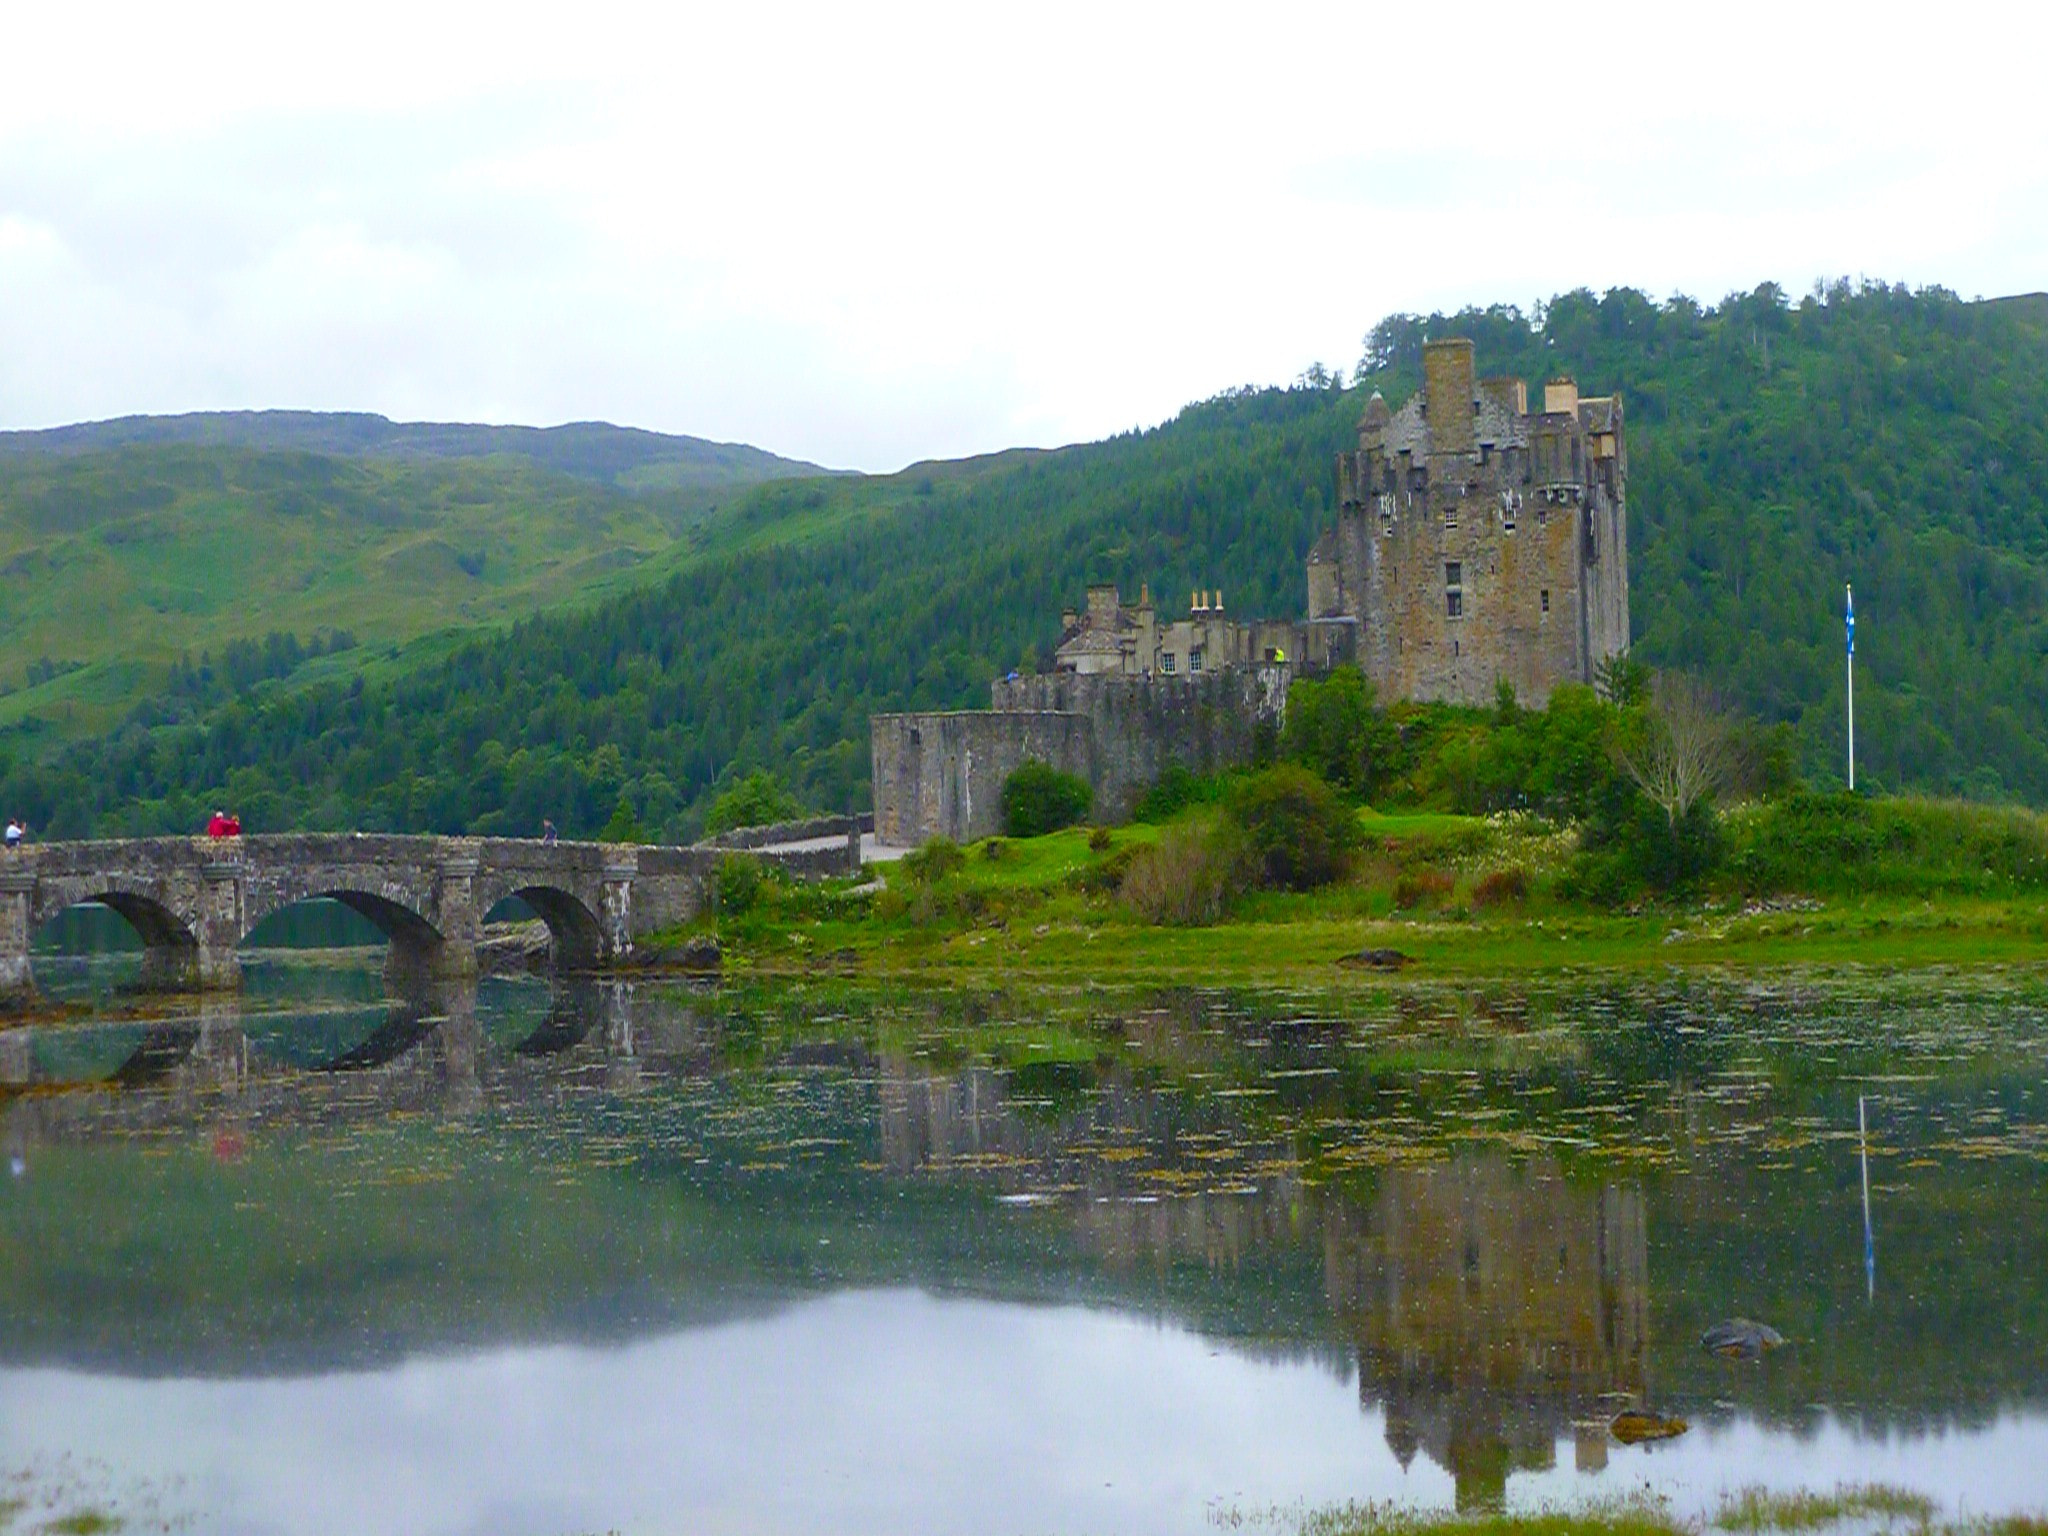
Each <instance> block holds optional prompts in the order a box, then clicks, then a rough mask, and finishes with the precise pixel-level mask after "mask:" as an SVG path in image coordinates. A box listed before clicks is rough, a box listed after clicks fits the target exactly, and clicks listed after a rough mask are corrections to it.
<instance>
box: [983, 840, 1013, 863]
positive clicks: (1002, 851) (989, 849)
mask: <svg viewBox="0 0 2048 1536" xmlns="http://www.w3.org/2000/svg"><path fill="white" fill-rule="evenodd" d="M1010 853H1011V848H1010V845H1009V844H1008V843H1006V842H1004V841H1003V840H1002V839H1001V838H1000V837H992V838H990V839H989V840H988V841H987V842H985V843H983V844H982V845H981V856H982V857H983V858H984V859H986V860H988V862H989V863H991V864H1000V863H1002V862H1003V860H1005V859H1007V858H1008V857H1009V856H1010Z"/></svg>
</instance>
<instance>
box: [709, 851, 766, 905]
mask: <svg viewBox="0 0 2048 1536" xmlns="http://www.w3.org/2000/svg"><path fill="white" fill-rule="evenodd" d="M761 884H762V871H761V861H760V860H759V859H752V858H748V857H747V855H745V854H744V853H728V854H727V855H726V856H725V857H724V858H722V859H720V860H719V861H718V867H717V869H715V870H714V871H713V872H712V896H713V899H714V900H715V901H716V902H717V904H718V912H719V915H720V916H721V917H738V916H739V915H740V914H741V913H743V912H751V911H752V910H753V909H754V907H755V906H756V904H757V903H759V901H760V899H761Z"/></svg>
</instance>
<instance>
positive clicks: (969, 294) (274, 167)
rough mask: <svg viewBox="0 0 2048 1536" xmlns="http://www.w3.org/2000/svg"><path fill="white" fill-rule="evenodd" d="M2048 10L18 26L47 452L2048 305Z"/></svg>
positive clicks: (989, 445) (1125, 10)
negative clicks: (1751, 303)
mask: <svg viewBox="0 0 2048 1536" xmlns="http://www.w3.org/2000/svg"><path fill="white" fill-rule="evenodd" d="M2044 18H2048V7H2042V6H2040V5H2037V4H2026V5H2013V6H2009V7H2008V6H1997V7H1994V6H1989V5H1977V4H1972V3H1956V0H1950V3H1947V4H1944V5H1940V6H1935V7H1928V6H1924V5H1922V6H1915V7H1912V8H1910V9H1909V8H1907V7H1903V6H1901V7H1897V8H1891V7H1886V6H1881V5H1862V6H1848V5H1828V6H1812V7H1804V6H1800V5H1797V4H1787V3H1780V4H1773V5H1747V4H1737V3H1720V0H1717V3H1715V4H1712V5H1706V4H1700V5H1692V6H1683V7H1681V6H1676V5H1670V6H1661V7H1631V6H1589V5H1580V4H1575V5H1562V4H1560V5H1549V6H1546V5H1544V4H1542V3H1541V0H1529V3H1522V4H1517V5H1515V6H1512V7H1496V6H1492V5H1485V4H1456V5H1452V4H1434V5H1433V4H1427V3H1416V0H1407V3H1404V4H1400V5H1387V6H1381V5H1376V4H1371V3H1366V0H1350V3H1347V4H1339V5H1332V6H1327V7H1325V6H1310V5H1302V6H1288V5H1275V4H1263V5H1255V4H1247V3H1242V0H1240V3H1237V4H1233V5H1230V6H1226V7H1218V8H1216V9H1214V10H1204V9H1201V8H1198V7H1194V6H1190V5H1186V4H1177V5H1160V6H1157V7H1135V6H1134V7H1115V6H1110V5H1105V4H1084V5H1078V6H1073V7H1064V6H1060V5H1057V4H1042V3H1041V4H1033V5H1029V6H1004V7H993V6H973V5H966V4H960V3H957V0H956V3H954V4H948V5H936V6H931V7H928V8H917V7H908V6H893V5H881V4H869V5H845V4H842V5H837V6H832V7H825V8H819V9H810V8H801V7H782V6H776V5H769V4H760V3H747V4H731V5H722V6H717V7H709V6H706V7H691V6H647V7H630V6H606V5H593V4H588V3H585V4H579V5H564V4H560V3H555V4H550V5H548V6H545V7H523V6H519V5H505V4H500V5H494V6H491V7H488V8H486V7H477V8H476V9H474V10H472V11H456V10H450V9H444V8H442V7H439V6H437V5H434V4H431V3H425V0H412V3H407V4H402V5H383V4H378V3H351V4H349V5H346V6H334V5H326V4H320V3H317V0H309V3H306V4H300V5H279V4H277V3H275V0H265V3H263V4H260V5H249V6H220V5H207V4H203V3H201V4H192V5H186V6H178V7H173V6H165V5H162V4H160V3H157V4H151V5H148V6H137V7H135V8H133V9H132V10H131V9H129V8H126V7H113V6H100V5H93V4H89V3H78V0H66V3H64V4H41V5H34V6H30V5H27V4H23V3H18V0H0V426H5V427H33V426H49V425H54V424H57V423H61V422H67V421H76V420H83V419H91V418H97V417H104V416H113V415H121V414H126V413H130V412H138V411H185V410H200V409H220V408H232V407H265V406H293V407H305V408H315V409H354V410H373V411H381V412H384V413H385V414H387V415H390V416H393V417H396V418H401V419H436V420H443V419H457V420H481V421H506V422H531V423H536V424H543V425H545V424H551V423H554V422H559V421H568V420H582V419H591V418H601V419H604V420H609V421H616V422H622V423H629V424H632V425H636V426H643V427H652V428H656V429H659V430H663V431H673V432H689V433H694V434H698V435H701V436H708V437H716V438H725V439H736V440H741V441H746V442H752V443H757V444H759V445H761V446H763V447H766V448H770V449H773V450H775V451H777V452H780V453H787V454H792V455H795V456H797V457H801V458H808V459H814V460H818V461H822V462H825V463H828V464H832V465H837V466H848V467H855V468H862V469H888V468H894V467H897V466H899V465H901V464H903V463H906V462H908V461H910V460H913V459H917V458H923V457H935V456H952V455H957V454H964V453H972V452H979V451H983V450H989V449H995V448H1000V447H1004V446H1008V445H1011V444H1017V443H1037V444H1051V443H1058V442H1066V441H1072V440H1075V439H1081V438H1092V437H1098V436H1102V435H1104V434H1107V433H1110V432H1114V431H1118V430H1121V429H1123V428H1126V427H1130V426H1134V425H1140V424H1149V423H1151V422H1155V421H1157V420H1160V419H1162V418H1163V417H1166V416H1168V415H1171V414H1172V413H1173V411H1174V410H1176V409H1177V408H1178V407H1179V406H1180V405H1182V404H1184V403H1185V402H1187V401H1189V400H1191V399H1196V398H1200V397H1202V396H1206V395H1209V394H1213V393H1215V392H1216V391H1217V390H1219V389H1223V388H1226V387H1229V386H1231V385H1234V384H1241V383H1265V382H1284V381H1286V380H1288V379H1290V378H1292V377H1293V376H1294V375H1296V374H1297V373H1299V372H1300V371H1301V370H1302V369H1303V368H1304V367H1306V366H1307V365H1308V364H1310V363H1312V362H1316V361H1322V362H1325V363H1327V364H1329V365H1331V366H1345V367H1349V366H1350V365H1351V364H1352V363H1354V362H1355V361H1356V359H1357V357H1358V354H1359V351H1360V339H1361V337H1362V335H1363V333H1364V331H1365V330H1366V329H1367V327H1369V326H1370V325H1371V324H1372V323H1373V322H1374V321H1375V320H1376V319H1378V318H1379V317H1380V316H1382V315H1384V314H1387V313H1390V312H1393V311H1398V310H1421V311H1426V310H1429V309H1432V308H1450V307H1453V306H1456V305H1458V304H1461V303H1465V302H1481V303H1486V302H1493V301H1497V300H1506V301H1511V302H1517V303H1522V304H1525V305H1526V304H1527V303H1529V302H1530V301H1531V300H1533V299H1537V298H1540V297H1547V296H1548V295H1550V294H1552V293H1554V292H1558V291H1561V290H1563V289H1567V288H1571V287H1576V286H1580V285H1586V286H1591V287H1593V288H1595V289H1604V288H1606V287H1609V286H1612V285H1616V284H1628V285H1631V286H1635V287H1639V288H1642V289H1644V290H1646V291H1647V292H1649V293H1651V294H1652V295H1653V296H1656V297H1663V296H1666V295H1668V294H1670V293H1672V292H1674V291H1682V292H1687V293H1691V294H1693V295H1695V296H1697V297H1700V298H1702V299H1706V300H1712V299H1716V298H1718V297H1720V296H1721V295H1722V294H1724V293H1726V292H1728V291H1730V290H1733V289H1747V288H1750V287H1753V286H1754V285H1755V284H1756V283H1758V282H1760V281H1763V280H1766V279H1770V280H1775V281H1778V282H1781V283H1783V284H1784V285H1785V286H1787V287H1788V288H1791V289H1793V290H1794V291H1803V290H1804V289H1806V288H1807V287H1809V286H1810V285H1811V283H1812V282H1813V280H1814V279H1815V278H1816V277H1820V276H1823V275H1847V276H1851V277H1854V276H1859V275H1867V276H1869V277H1873V278H1876V277H1883V278H1887V279H1891V280H1895V281H1897V280H1903V281H1908V282H1911V283H1914V284H1916V285H1918V284H1924V283H1941V284H1944V285H1946V286H1948V287H1951V288H1954V289H1956V290H1958V291H1959V292H1961V293H1963V294H1965V295H1966V296H1977V295H1991V294H2004V293H2014V292H2022V291H2028V290H2033V289H2039V288H2043V287H2048V272H2044V268H2048V110H2044V108H2043V98H2044V86H2043V76H2042V59H2043V55H2044V44H2048V19H2044Z"/></svg>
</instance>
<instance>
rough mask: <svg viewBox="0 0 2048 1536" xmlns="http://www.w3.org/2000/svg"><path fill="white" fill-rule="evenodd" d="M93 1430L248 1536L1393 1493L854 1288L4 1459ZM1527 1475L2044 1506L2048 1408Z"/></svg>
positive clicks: (115, 1452)
mask: <svg viewBox="0 0 2048 1536" xmlns="http://www.w3.org/2000/svg"><path fill="white" fill-rule="evenodd" d="M80 1448H83V1449H88V1450H90V1451H91V1452H92V1453H93V1454H94V1455H96V1456H99V1457H101V1458H103V1459H105V1460H106V1461H107V1462H108V1463H109V1464H110V1465H111V1466H113V1467H114V1468H115V1469H116V1470H117V1471H118V1472H119V1474H120V1475H121V1476H122V1477H125V1478H143V1479H150V1480H156V1481H163V1480H167V1479H170V1478H173V1477H178V1478H183V1479H184V1480H185V1482H184V1486H185V1487H186V1488H188V1489H189V1490H190V1491H191V1498H190V1499H189V1500H188V1501H187V1502H189V1503H191V1504H193V1505H196V1506H197V1507H199V1508H200V1509H202V1510H203V1511H204V1520H205V1524H206V1527H207V1528H208V1529H217V1530H220V1531H222V1532H225V1533H248V1536H256V1533H270V1532H307V1533H325V1532H356V1531H362V1530H378V1529H386V1530H388V1529H400V1528H403V1529H406V1530H408V1531H417V1532H431V1533H440V1532H446V1533H465V1532H482V1531H492V1532H504V1533H519V1532H529V1533H537V1536H538V1533H549V1536H553V1533H559V1532H563V1531H569V1530H579V1529H589V1528H593V1527H596V1528H604V1527H618V1528H621V1529H632V1530H638V1529H656V1530H668V1529H689V1530H692V1531H727V1530H730V1531H738V1530H746V1531H810V1530H818V1529H830V1530H834V1531H845V1532H861V1531H876V1532H890V1533H896V1532H909V1531H952V1530H966V1529H977V1528H980V1527H981V1526H983V1525H985V1524H987V1522H988V1517H989V1515H990V1513H991V1512H997V1513H999V1514H1000V1515H1001V1517H1002V1524H1003V1525H1004V1527H1005V1528H1017V1529H1033V1530H1040V1529H1043V1530H1117V1531H1128V1532H1145V1531H1155V1530H1156V1531H1181V1532H1184V1531H1188V1530H1194V1529H1200V1528H1201V1527H1202V1526H1203V1523H1204V1510H1205V1508H1207V1507H1208V1506H1210V1505H1212V1504H1215V1503H1222V1504H1226V1505H1230V1506H1234V1507H1237V1508H1239V1509H1245V1510H1251V1509H1257V1508H1264V1507H1268V1506H1270V1505H1273V1504H1276V1503H1277V1504H1293V1503H1294V1502H1295V1501H1296V1500H1305V1501H1306V1502H1307V1503H1309V1504H1311V1505H1314V1504H1319V1503H1329V1502H1336V1501H1340V1500H1344V1499H1370V1498H1380V1499H1386V1498H1398V1499H1400V1500H1402V1501H1404V1502H1412V1503H1420V1504H1425V1505H1430V1506H1439V1507H1440V1506H1444V1505H1447V1504H1448V1503H1449V1502H1450V1500H1451V1496H1452V1486H1451V1480H1450V1479H1449V1478H1448V1477H1447V1476H1445V1475H1444V1474H1443V1473H1441V1472H1440V1471H1438V1470H1437V1469H1436V1468H1435V1467H1434V1466H1432V1465H1430V1464H1429V1463H1427V1462H1425V1461H1417V1462H1416V1463H1415V1464H1414V1465H1413V1466H1412V1467H1411V1468H1410V1469H1409V1470H1408V1471H1407V1472H1406V1473H1405V1474H1404V1473H1403V1472H1402V1470H1401V1469H1400V1467H1399V1465H1398V1463H1396V1461H1395V1460H1394V1458H1393V1456H1392V1455H1391V1454H1390V1452H1389V1451H1388V1450H1387V1448H1386V1442H1385V1438H1384V1430H1383V1425H1382V1423H1381V1421H1380V1418H1379V1415H1378V1414H1377V1413H1376V1412H1374V1411H1371V1410H1368V1411H1366V1412H1363V1413H1361V1412H1360V1411H1359V1409H1358V1407H1357V1400H1356V1397H1355V1395H1354V1388H1353V1386H1352V1384H1351V1383H1350V1382H1349V1381H1347V1380H1345V1379H1343V1378H1341V1377H1337V1376H1333V1375H1332V1374H1331V1372H1330V1371H1329V1370H1328V1369H1327V1368H1326V1367H1324V1366H1322V1365H1321V1364H1318V1363H1316V1362H1313V1361H1297V1362H1285V1361H1273V1360H1253V1359H1250V1358H1247V1357H1245V1356H1244V1355H1241V1354H1238V1353H1235V1352H1233V1351H1232V1350H1231V1349H1229V1348H1226V1347H1220V1346H1218V1345H1216V1344H1215V1343H1214V1342H1213V1341H1210V1340H1206V1339H1203V1338H1201V1337H1199V1336H1196V1335H1193V1334H1189V1333H1185V1332H1182V1331H1180V1330H1178V1329H1174V1328H1171V1327H1167V1326H1162V1325H1160V1324H1157V1323H1154V1322H1149V1321H1141V1320H1135V1319H1130V1318H1126V1317H1118V1316H1115V1315H1112V1314H1108V1313H1102V1312H1093V1311H1086V1310H1082V1309H1078V1308H1072V1307H1026V1306H1015V1305H1009V1304H1001V1303H990V1302H962V1301H940V1300H935V1299H933V1298H931V1297H929V1296H925V1295H921V1294H918V1293H914V1292H906V1291H885V1292H848V1293H842V1294H839V1295H836V1296H833V1297H829V1298H826V1299H824V1300H820V1301H815V1302H808V1303H804V1304H801V1305H798V1306H795V1307H791V1308H789V1309H787V1310H785V1311H782V1312H780V1313H778V1314H776V1315H775V1316H773V1317H769V1318H766V1319H758V1320H749V1321H746V1322H742V1323H737V1324H728V1325H722V1326H718V1327H711V1328H703V1329H696V1330H691V1331H689V1332H684V1333H677V1334H671V1335H669V1336H667V1337H664V1338H660V1339H656V1340H651V1341H648V1342H646V1343H641V1344H635V1345H631V1346H628V1347H625V1348H621V1349H587V1348H538V1349H507V1350H500V1351H496V1352H493V1353H489V1354H483V1355H475V1356H470V1357H467V1358H461V1359H455V1358H445V1359H432V1358H421V1359H415V1360H413V1361H411V1362H409V1363H407V1364H406V1365H403V1366H401V1367H399V1368H397V1369H394V1370H390V1371H380V1372H361V1373H347V1374H331V1375H323V1376H312V1377H298V1378H270V1379H249V1380H230V1381H175V1380H135V1379H90V1378H85V1377H81V1376H77V1375H74V1374H70V1373H66V1372H53V1371H15V1372H9V1373H5V1374H0V1461H5V1462H9V1463H17V1464H18V1463H21V1462H24V1461H28V1460H31V1459H33V1458H36V1457H38V1456H40V1457H45V1458H48V1457H52V1456H56V1455H59V1454H62V1453H64V1452H67V1451H72V1450H76V1449H80ZM1559 1448H1560V1451H1561V1452H1562V1453H1563V1454H1560V1456H1559V1457H1558V1460H1557V1463H1556V1465H1555V1467H1554V1468H1553V1469H1552V1470H1550V1471H1547V1472H1525V1473H1517V1474H1516V1475H1514V1476H1513V1477H1512V1478H1511V1479H1510V1480H1509V1484H1508V1503H1509V1505H1510V1507H1530V1506H1533V1505H1537V1504H1541V1503H1544V1502H1551V1501H1566V1500H1571V1499H1577V1498H1584V1497H1587V1496H1589V1495H1590V1496H1599V1495H1604V1494H1611V1493H1618V1492H1624V1491H1627V1490H1629V1489H1632V1488H1637V1487H1640V1486H1641V1485H1642V1483H1643V1482H1644V1480H1645V1479H1651V1480H1653V1481H1654V1483H1655V1485H1656V1486H1657V1488H1658V1489H1659V1490H1660V1491H1663V1492H1667V1493H1668V1494H1669V1495H1670V1496H1671V1498H1672V1502H1673V1507H1674V1510H1675V1512H1677V1513H1680V1514H1703V1513H1706V1512H1709V1511H1710V1510H1711V1509H1712V1507H1713V1506H1714V1504H1715V1502H1716V1500H1717V1498H1718V1497H1719V1495H1720V1494H1721V1493H1722V1492H1724V1491H1727V1490H1733V1489H1736V1488H1740V1487H1746V1486H1753V1485H1764V1486H1769V1487H1773V1488H1792V1487H1801V1486H1804V1487H1809V1488H1823V1489H1825V1488H1830V1487H1832V1486H1834V1485H1835V1483H1837V1482H1838V1481H1870V1480H1882V1481H1884V1482H1888V1483H1897V1484H1900V1485H1902V1486H1906V1487H1913V1488H1923V1489H1926V1490H1928V1491H1929V1492H1931V1493H1936V1495H1937V1497H1940V1490H1945V1489H1953V1488H1957V1487H1961V1488H1965V1489H1968V1490H1969V1493H1968V1502H1969V1508H1970V1509H1971V1510H1973V1511H1996V1510H2000V1509H2008V1508H2013V1507H2016V1506H2026V1505H2028V1504H2030V1503H2037V1502H2038V1501H2039V1498H2040V1489H2039V1485H2038V1468H2039V1466H2040V1465H2041V1463H2042V1459H2043V1455H2044V1452H2048V1415H2041V1414H2033V1415H2026V1416H2017V1415H2015V1416H2007V1417H2004V1418H2001V1419H1999V1420H1997V1421H1995V1422H1994V1423H1992V1424H1990V1425H1989V1426H1986V1427H1985V1428H1983V1429H1980V1430H1975V1431H1970V1432H1950V1433H1946V1434H1935V1435H1925V1436H1914V1435H1892V1436H1881V1437H1876V1438H1860V1437H1858V1436H1856V1435H1855V1434H1854V1433H1853V1432H1852V1431H1850V1430H1848V1429H1847V1428H1845V1427H1843V1426H1841V1425H1839V1424H1837V1423H1835V1422H1833V1421H1829V1422H1827V1423H1825V1424H1824V1425H1823V1426H1822V1427H1821V1429H1820V1430H1819V1431H1818V1432H1817V1433H1810V1434H1808V1435H1805V1436H1795V1435H1794V1434H1792V1433H1791V1432H1789V1431H1783V1430H1771V1429H1765V1428H1763V1427H1761V1426H1758V1425H1756V1424H1754V1423H1749V1422H1742V1423H1736V1424H1732V1425H1723V1426H1717V1427H1712V1428H1702V1429H1695V1430H1694V1431H1693V1432H1692V1433H1691V1434H1690V1435H1688V1436H1686V1437H1685V1438H1683V1439H1682V1440H1679V1441H1676V1442H1671V1443H1668V1444H1664V1445H1659V1446H1656V1447H1651V1448H1635V1449H1623V1448H1619V1447H1617V1448H1615V1449H1613V1451H1612V1452H1611V1455H1610V1459H1609V1461H1608V1464H1607V1468H1606V1470H1605V1471H1604V1472H1603V1473H1601V1474H1600V1475H1598V1476H1594V1477H1589V1476H1587V1475H1585V1474H1583V1473H1578V1472H1574V1471H1572V1470H1571V1463H1572V1457H1571V1455H1570V1454H1569V1445H1568V1443H1566V1442H1560V1447H1559Z"/></svg>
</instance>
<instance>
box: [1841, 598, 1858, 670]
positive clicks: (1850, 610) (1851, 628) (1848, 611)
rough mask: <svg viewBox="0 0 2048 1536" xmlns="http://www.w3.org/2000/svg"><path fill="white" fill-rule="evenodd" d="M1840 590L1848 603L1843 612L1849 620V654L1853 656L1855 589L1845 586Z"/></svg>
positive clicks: (1854, 641)
mask: <svg viewBox="0 0 2048 1536" xmlns="http://www.w3.org/2000/svg"><path fill="white" fill-rule="evenodd" d="M1842 592H1843V595H1844V600H1845V601H1846V602H1847V603H1848V607H1847V608H1846V609H1844V610H1843V612H1844V616H1845V617H1846V618H1847V619H1848V622H1849V654H1850V655H1851V656H1854V655H1855V654H1856V589H1855V588H1853V587H1846V586H1845V587H1843V588H1842Z"/></svg>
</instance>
